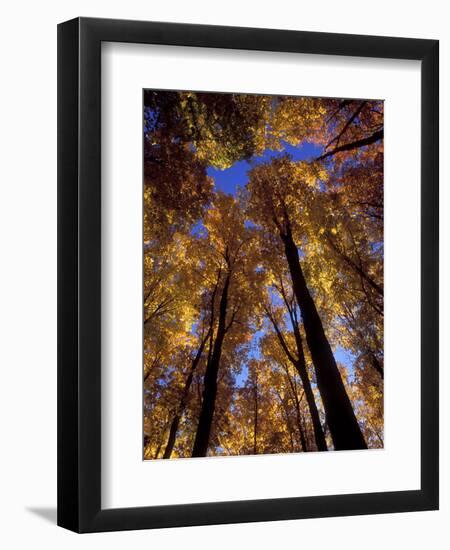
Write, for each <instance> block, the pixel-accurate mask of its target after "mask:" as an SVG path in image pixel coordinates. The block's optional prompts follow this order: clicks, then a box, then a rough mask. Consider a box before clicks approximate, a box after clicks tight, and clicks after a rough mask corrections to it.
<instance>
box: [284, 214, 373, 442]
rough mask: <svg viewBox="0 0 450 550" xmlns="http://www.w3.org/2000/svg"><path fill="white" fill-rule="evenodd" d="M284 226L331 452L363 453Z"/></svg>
mask: <svg viewBox="0 0 450 550" xmlns="http://www.w3.org/2000/svg"><path fill="white" fill-rule="evenodd" d="M286 225H287V227H286V230H285V231H280V237H281V239H282V241H283V244H284V250H285V254H286V260H287V262H288V266H289V271H290V274H291V279H292V285H293V289H294V293H295V297H296V298H297V303H298V305H299V306H300V310H301V314H302V318H303V326H304V327H305V334H306V341H307V344H308V347H309V350H310V352H311V357H312V360H313V363H314V367H315V370H316V376H317V385H318V388H319V391H320V395H321V397H322V402H323V405H324V408H325V414H326V418H327V423H328V426H329V428H330V433H331V437H332V439H333V444H334V448H335V449H336V450H345V449H346V450H348V449H366V448H367V445H366V442H365V440H364V436H363V435H362V432H361V429H360V427H359V425H358V421H357V420H356V416H355V413H354V411H353V407H352V404H351V402H350V399H349V397H348V395H347V392H346V391H345V387H344V383H343V382H342V378H341V375H340V373H339V369H338V368H337V365H336V361H335V359H334V356H333V352H332V350H331V346H330V343H329V342H328V339H327V337H326V335H325V331H324V328H323V325H322V321H321V319H320V316H319V313H318V311H317V308H316V305H315V303H314V300H313V298H312V296H311V294H310V292H309V289H308V287H307V285H306V281H305V278H304V275H303V271H302V268H301V265H300V259H299V255H298V250H297V246H296V244H295V242H294V239H293V237H292V232H291V228H290V225H289V222H287V224H286Z"/></svg>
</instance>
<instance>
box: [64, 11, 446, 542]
mask: <svg viewBox="0 0 450 550" xmlns="http://www.w3.org/2000/svg"><path fill="white" fill-rule="evenodd" d="M438 89H439V86H438V42H437V41H435V40H419V39H409V38H387V37H375V36H357V35H339V34H327V33H311V32H299V31H280V30H267V29H251V28H238V27H218V26H203V25H185V24H172V23H156V22H141V21H119V20H102V19H88V18H78V19H74V20H72V21H68V22H65V23H62V24H61V25H59V27H58V211H59V214H58V216H59V218H58V258H59V260H58V262H59V263H58V524H59V525H60V526H62V527H65V528H68V529H71V530H73V531H76V532H96V531H112V530H124V529H149V528H161V527H174V526H189V525H206V524H215V523H235V522H253V521H273V520H283V519H297V518H298V519H300V518H313V517H327V516H344V515H357V514H377V513H389V512H406V511H420V510H435V509H437V508H438V468H439V463H438V456H439V449H438V433H439V426H438V176H439V175H438V149H439V148H438V135H439V132H438Z"/></svg>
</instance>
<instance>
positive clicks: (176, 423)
mask: <svg viewBox="0 0 450 550" xmlns="http://www.w3.org/2000/svg"><path fill="white" fill-rule="evenodd" d="M210 330H211V329H209V331H208V332H207V333H206V336H205V337H204V338H203V340H202V342H201V344H200V347H199V348H198V350H197V353H196V355H195V357H194V359H193V361H192V365H191V368H190V370H189V374H188V377H187V378H186V382H185V384H184V388H183V393H182V394H181V399H180V405H179V407H178V410H177V412H176V413H175V416H174V417H173V420H172V424H171V425H170V431H169V439H168V440H167V445H166V448H165V449H164V455H163V458H170V456H171V454H172V451H173V447H174V445H175V440H176V437H177V431H178V426H179V424H180V420H181V417H182V416H183V413H184V410H185V408H186V405H187V400H188V397H189V391H190V389H191V385H192V379H193V378H194V372H195V369H196V368H197V366H198V364H199V362H200V359H201V357H202V354H203V350H204V348H205V344H206V342H207V340H208V338H209V333H210Z"/></svg>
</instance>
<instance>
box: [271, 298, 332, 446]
mask: <svg viewBox="0 0 450 550" xmlns="http://www.w3.org/2000/svg"><path fill="white" fill-rule="evenodd" d="M285 303H286V302H285ZM289 315H290V312H289ZM268 316H269V319H270V320H271V322H272V324H273V326H274V328H275V332H276V334H277V336H278V340H279V342H280V344H281V347H282V348H283V350H284V352H285V354H286V356H287V358H288V359H289V361H290V362H291V363H292V364H293V365H294V367H295V369H296V370H297V372H298V374H299V376H300V379H301V381H302V386H303V390H304V392H305V396H306V402H307V403H308V408H309V413H310V415H311V420H312V424H313V429H314V438H315V440H316V446H317V449H318V450H319V451H328V447H327V443H326V440H325V436H324V434H323V430H322V424H321V423H320V417H319V411H318V410H317V405H316V400H315V398H314V393H313V391H312V387H311V382H310V381H309V376H308V371H307V370H306V361H305V354H304V352H303V345H301V337H300V338H299V339H298V340H297V335H295V330H294V335H295V339H296V345H297V351H298V354H299V355H298V357H294V356H293V355H292V353H291V352H290V350H289V348H288V346H287V344H286V341H285V339H284V337H283V335H282V333H281V331H280V329H279V327H278V324H277V322H276V321H275V319H274V318H273V316H272V315H271V314H270V313H268ZM291 320H292V318H291ZM297 330H298V326H297ZM298 336H300V333H298Z"/></svg>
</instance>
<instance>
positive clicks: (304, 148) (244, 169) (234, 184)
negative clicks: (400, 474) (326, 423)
mask: <svg viewBox="0 0 450 550" xmlns="http://www.w3.org/2000/svg"><path fill="white" fill-rule="evenodd" d="M283 146H284V149H283V151H273V150H271V149H266V151H265V152H264V153H263V154H262V155H261V156H259V157H252V159H251V160H250V161H245V160H243V161H239V162H236V163H235V164H233V165H232V166H230V168H227V169H225V170H218V169H216V168H213V167H209V168H208V169H207V174H208V176H210V177H212V178H213V179H214V187H215V189H216V190H220V191H222V192H224V193H227V194H230V195H233V196H235V195H236V193H237V191H238V189H239V188H240V187H244V186H245V185H246V183H247V181H248V172H249V171H250V170H251V168H252V166H254V165H258V164H262V163H265V162H267V161H269V160H270V159H271V158H273V157H276V156H279V155H281V154H285V153H288V154H289V155H291V157H292V159H293V160H311V159H313V158H315V157H317V156H319V155H320V153H321V152H322V147H319V146H317V145H315V144H312V143H302V144H300V145H299V146H297V147H294V146H292V145H289V144H288V143H283ZM201 228H202V223H201V222H199V223H198V224H196V225H195V226H194V228H193V230H192V231H193V233H197V232H198V231H200V230H201ZM264 332H265V331H264V330H259V331H256V332H255V333H254V335H253V338H252V341H251V342H250V353H249V358H256V359H258V358H259V357H260V356H261V355H260V351H259V345H258V343H259V339H260V338H261V336H262V335H263V334H264ZM334 355H335V358H336V361H338V362H339V363H342V364H343V365H345V367H346V368H347V369H348V371H349V374H350V379H351V378H352V377H353V375H354V368H353V362H354V358H353V356H352V354H351V353H350V352H349V351H348V350H346V349H344V348H343V347H341V346H338V347H337V349H336V350H335V354H334ZM247 376H248V370H247V367H246V366H245V365H244V366H243V368H242V371H241V373H240V374H239V375H238V376H236V385H237V386H239V387H241V386H243V385H244V383H245V381H246V379H247Z"/></svg>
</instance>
